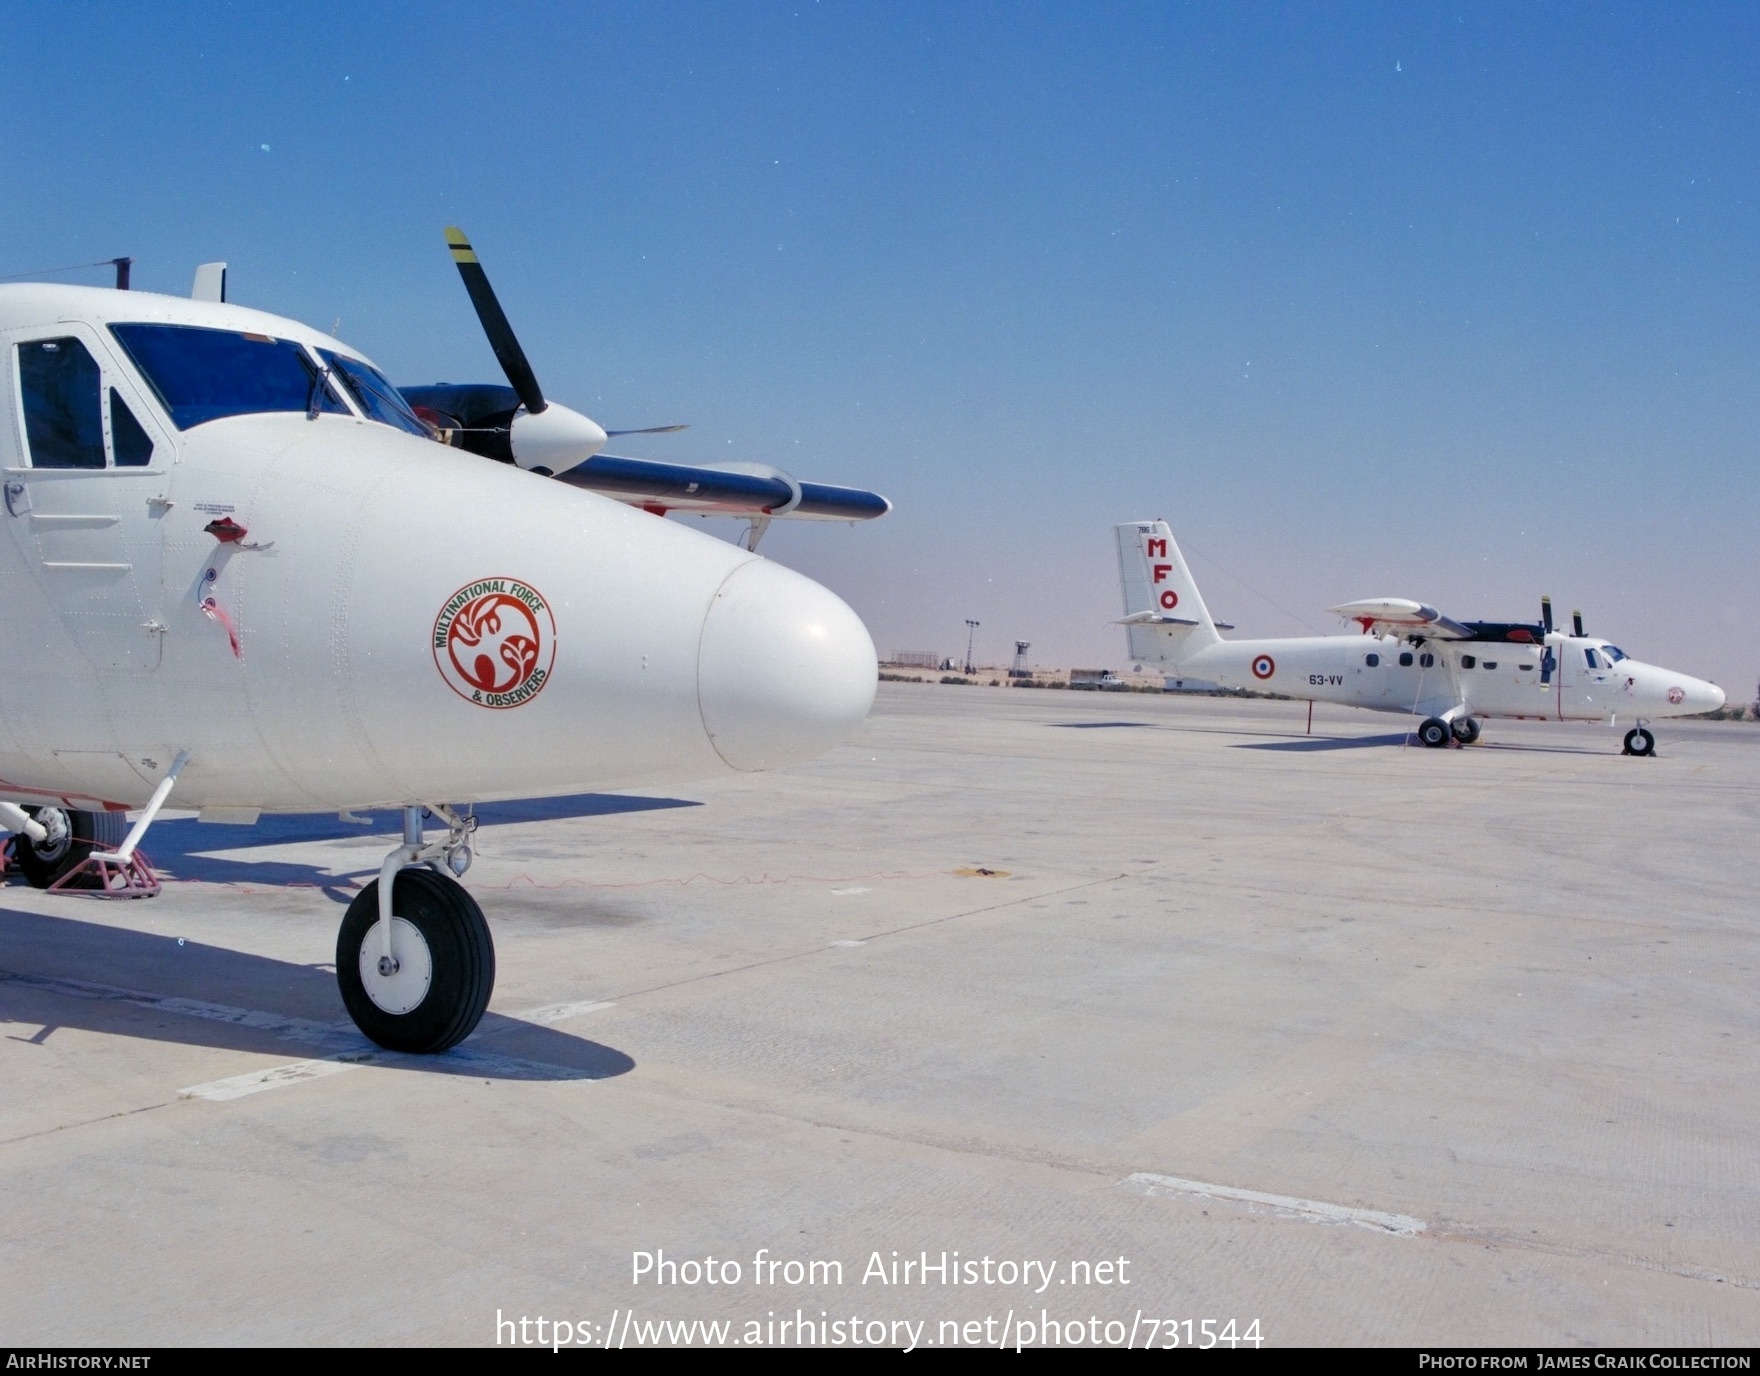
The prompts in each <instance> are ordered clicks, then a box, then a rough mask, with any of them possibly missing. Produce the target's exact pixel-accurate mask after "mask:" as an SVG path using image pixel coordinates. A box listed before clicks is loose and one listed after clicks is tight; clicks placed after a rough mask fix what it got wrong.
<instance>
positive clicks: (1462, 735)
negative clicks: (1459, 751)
mask: <svg viewBox="0 0 1760 1376" xmlns="http://www.w3.org/2000/svg"><path fill="white" fill-rule="evenodd" d="M1449 729H1450V730H1452V731H1453V732H1454V738H1455V739H1456V740H1457V741H1459V742H1460V743H1461V744H1462V745H1471V744H1472V743H1473V742H1474V741H1476V740H1478V739H1479V723H1478V722H1477V721H1475V720H1474V719H1473V718H1472V717H1456V718H1455V719H1454V720H1453V721H1452V722H1451V723H1449Z"/></svg>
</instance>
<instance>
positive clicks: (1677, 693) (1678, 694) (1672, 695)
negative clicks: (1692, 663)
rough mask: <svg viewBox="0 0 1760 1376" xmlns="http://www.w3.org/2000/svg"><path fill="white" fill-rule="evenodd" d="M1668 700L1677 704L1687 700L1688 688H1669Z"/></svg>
mask: <svg viewBox="0 0 1760 1376" xmlns="http://www.w3.org/2000/svg"><path fill="white" fill-rule="evenodd" d="M1668 700H1669V701H1670V702H1672V703H1675V704H1677V705H1678V704H1680V703H1683V702H1685V701H1686V700H1687V690H1686V689H1685V688H1670V689H1669V690H1668Z"/></svg>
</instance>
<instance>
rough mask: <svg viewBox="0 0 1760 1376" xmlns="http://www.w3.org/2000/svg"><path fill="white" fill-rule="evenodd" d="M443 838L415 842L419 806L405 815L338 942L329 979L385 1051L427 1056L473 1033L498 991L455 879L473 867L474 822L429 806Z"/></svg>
mask: <svg viewBox="0 0 1760 1376" xmlns="http://www.w3.org/2000/svg"><path fill="white" fill-rule="evenodd" d="M431 811H432V812H433V813H434V815H435V816H437V817H439V818H440V819H441V820H442V821H444V822H445V823H446V825H447V834H446V838H445V839H444V840H442V841H436V842H434V843H432V844H430V843H428V842H427V841H426V840H425V839H424V838H423V836H422V809H421V808H419V807H406V808H405V809H404V810H403V844H402V845H400V846H399V847H398V848H397V849H396V850H394V851H392V852H391V854H390V855H388V856H386V857H385V863H384V864H383V865H381V866H380V867H379V877H378V878H377V879H375V880H374V881H373V882H372V883H371V884H368V885H367V887H366V888H364V889H362V890H361V892H360V894H359V895H358V896H357V897H356V898H355V900H354V902H352V903H350V904H349V905H348V912H347V913H346V914H345V915H344V916H343V919H342V930H341V931H340V932H339V933H337V936H336V982H337V983H338V984H339V985H341V987H342V1002H343V1004H344V1005H345V1006H346V1007H347V1008H348V1015H349V1016H350V1017H351V1018H353V1019H354V1023H355V1026H356V1027H358V1028H360V1030H361V1031H362V1032H365V1033H366V1034H367V1036H369V1037H371V1038H372V1039H373V1040H374V1041H376V1042H378V1043H379V1045H380V1046H383V1047H386V1048H388V1049H389V1050H392V1051H413V1052H417V1053H432V1052H436V1051H444V1050H446V1049H447V1048H448V1047H450V1046H457V1045H458V1043H460V1042H461V1041H463V1040H464V1039H465V1038H466V1037H468V1036H470V1034H471V1033H472V1032H474V1031H476V1028H477V1024H478V1023H479V1022H480V1021H481V1020H482V1017H483V1010H484V1009H485V1008H487V1007H488V1006H489V994H490V991H491V990H493V989H494V987H495V945H494V942H492V941H491V940H490V939H489V924H488V923H487V922H485V921H484V920H483V910H482V909H481V908H479V907H478V906H477V900H476V899H474V898H472V897H471V896H470V894H468V893H466V892H465V891H464V889H463V888H462V887H460V885H459V883H458V881H457V880H456V879H454V878H453V876H454V875H461V874H463V873H464V872H465V871H466V870H467V869H469V868H470V864H471V845H470V838H471V833H472V832H473V831H475V829H476V820H475V818H472V817H460V816H458V815H456V814H455V813H454V812H453V811H452V810H451V809H450V808H446V807H442V806H440V805H439V804H434V805H433V806H432V808H431Z"/></svg>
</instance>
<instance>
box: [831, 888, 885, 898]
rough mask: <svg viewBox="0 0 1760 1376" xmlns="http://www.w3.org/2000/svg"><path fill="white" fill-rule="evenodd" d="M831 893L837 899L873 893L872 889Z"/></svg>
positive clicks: (840, 890)
mask: <svg viewBox="0 0 1760 1376" xmlns="http://www.w3.org/2000/svg"><path fill="white" fill-rule="evenodd" d="M831 892H832V893H834V894H836V895H837V896H838V897H839V898H848V897H849V896H851V895H852V894H858V893H873V892H874V891H873V890H872V889H833V890H832V891H831Z"/></svg>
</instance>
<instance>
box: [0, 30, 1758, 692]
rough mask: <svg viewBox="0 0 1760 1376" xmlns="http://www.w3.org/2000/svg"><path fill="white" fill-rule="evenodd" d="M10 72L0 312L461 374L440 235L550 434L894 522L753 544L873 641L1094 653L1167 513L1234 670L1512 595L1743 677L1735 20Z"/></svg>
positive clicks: (1754, 380)
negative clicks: (172, 303)
mask: <svg viewBox="0 0 1760 1376" xmlns="http://www.w3.org/2000/svg"><path fill="white" fill-rule="evenodd" d="M0 50H4V51H5V53H6V54H7V61H6V80H5V82H4V83H0V121H3V126H0V127H4V129H5V131H6V133H5V137H4V139H3V140H0V187H3V188H4V194H0V275H5V274H10V273H16V272H24V271H27V270H30V269H35V268H39V267H47V266H54V265H60V264H65V263H75V262H80V261H83V260H87V259H93V258H100V257H110V256H113V255H115V254H118V253H128V254H132V255H134V256H135V257H136V259H137V260H138V261H137V266H136V270H135V272H136V285H137V286H139V287H142V288H146V289H152V290H169V291H176V292H186V291H187V290H188V286H189V278H190V275H191V272H192V270H193V267H194V265H195V264H196V263H197V262H200V261H202V260H204V259H212V258H224V259H227V260H228V261H229V262H230V263H231V264H232V275H231V283H232V292H233V295H234V298H235V299H238V300H242V301H244V302H246V303H247V304H251V305H256V306H261V307H264V308H266V309H269V310H274V311H278V312H282V313H284V314H288V315H292V316H296V317H298V318H300V319H304V320H306V321H308V322H310V323H312V324H315V325H319V326H321V327H325V328H328V327H329V326H330V324H331V322H332V321H334V320H336V319H337V318H340V319H341V322H342V323H341V327H340V332H341V334H342V336H343V337H344V338H346V339H347V340H348V341H349V342H351V343H352V344H354V345H356V346H357V347H359V348H362V349H364V350H365V351H366V352H367V353H369V354H370V355H372V356H373V357H374V358H376V359H377V360H378V361H379V362H380V363H381V364H383V365H384V366H385V367H386V368H387V370H388V371H390V372H391V374H392V376H393V377H394V378H396V379H397V380H398V381H400V382H423V381H436V380H447V381H465V380H479V379H494V378H496V376H497V374H496V369H495V364H494V360H493V357H492V355H491V354H490V353H489V350H488V348H487V345H486V344H485V343H484V341H483V339H482V337H481V334H480V332H479V330H478V329H477V327H476V325H475V322H474V319H473V317H472V316H471V314H470V309H469V305H468V302H467V300H466V298H465V295H464V293H463V291H462V289H461V288H460V286H459V284H458V281H457V278H456V275H455V274H454V272H453V269H452V267H451V264H450V261H449V260H448V258H447V256H446V254H445V251H444V247H443V244H442V241H441V237H440V230H441V227H442V226H443V225H445V224H448V223H453V222H456V223H459V224H461V225H463V226H464V227H465V228H466V230H467V231H468V232H469V233H470V235H471V237H472V239H473V240H474V241H475V243H476V245H477V247H478V249H479V251H480V252H481V254H482V256H483V260H484V263H485V265H486V267H487V268H488V270H489V273H490V275H491V278H492V280H493V281H494V283H495V285H496V288H497V290H498V291H499V293H500V295H501V297H502V301H503V304H504V305H505V306H506V308H507V310H508V312H509V314H510V316H511V317H512V319H513V321H514V324H515V326H516V328H517V329H518V331H519V333H520V335H521V338H522V340H523V342H524V343H525V345H526V348H527V351H528V353H529V354H530V355H531V357H532V360H533V363H534V366H535V367H536V369H537V372H538V376H539V378H540V380H541V381H542V382H543V384H544V386H545V389H546V391H547V392H548V393H550V394H551V395H554V396H555V397H557V398H558V399H560V400H563V401H566V402H568V403H570V404H572V405H575V406H578V407H579V408H580V409H582V410H585V411H587V412H588V413H589V414H591V415H593V416H594V417H595V418H597V419H599V420H601V421H602V422H604V423H605V424H607V425H610V426H613V427H626V426H635V425H646V424H656V423H662V422H669V421H674V420H685V421H689V422H691V423H692V429H691V430H689V431H687V432H686V433H685V434H683V435H680V436H674V437H670V438H665V439H650V440H646V441H641V442H635V441H628V442H624V443H623V448H624V451H625V452H631V453H638V454H647V455H652V456H654V457H677V458H680V459H685V460H689V459H712V458H736V457H737V458H742V459H757V460H764V461H768V462H773V463H777V464H780V465H781V466H783V467H787V468H790V469H791V470H792V471H795V472H796V473H798V474H799V475H800V476H803V477H809V478H817V479H823V480H826V481H833V482H847V483H853V484H857V485H861V486H868V487H873V488H875V489H877V490H879V491H882V492H884V493H886V494H887V495H888V496H890V497H891V498H892V499H893V501H894V503H895V505H896V508H897V509H896V510H895V512H894V513H893V515H891V516H890V517H888V518H887V519H886V520H885V521H884V522H880V523H877V524H875V525H873V526H868V527H862V528H856V529H850V528H848V527H843V526H832V527H800V526H796V527H792V528H782V527H776V528H773V529H772V530H771V532H770V534H769V535H768V536H767V537H766V541H765V546H764V551H765V553H767V554H770V555H772V556H773V557H776V558H778V559H781V560H783V561H784V562H787V563H790V564H793V565H795V566H797V567H799V568H801V569H803V570H804V571H806V572H808V573H810V574H812V575H813V576H815V577H818V578H820V579H821V580H823V581H825V582H826V583H828V584H829V585H830V586H832V587H834V588H835V589H836V590H837V591H839V592H840V593H841V594H842V595H843V596H845V597H846V599H847V600H849V601H850V603H851V604H852V605H853V606H855V607H856V609H857V610H858V611H859V612H860V613H861V614H862V615H863V617H864V618H865V619H866V620H867V622H868V624H869V626H870V628H871V630H872V631H873V633H874V638H875V641H876V643H877V644H878V646H879V648H880V649H881V651H882V653H885V652H887V651H889V650H892V649H933V650H940V651H942V652H943V653H955V652H957V651H959V650H961V649H963V645H964V634H965V626H964V621H965V618H967V617H975V618H977V619H979V620H980V621H981V622H982V623H983V625H982V628H981V629H980V631H979V648H980V650H981V651H985V652H987V655H988V657H991V658H999V657H1005V656H1006V654H1007V652H1008V651H1009V650H1010V649H1011V642H1012V641H1013V640H1014V639H1015V638H1020V639H1025V640H1030V641H1032V642H1033V645H1034V649H1033V652H1032V653H1033V658H1034V659H1035V660H1036V661H1038V662H1041V663H1059V664H1070V663H1085V664H1095V665H1100V664H1109V665H1114V666H1116V665H1119V664H1121V663H1122V662H1123V646H1122V636H1121V634H1120V633H1119V632H1118V631H1116V630H1115V629H1113V628H1110V627H1109V626H1108V625H1107V622H1108V621H1109V620H1110V619H1111V618H1112V617H1115V616H1117V615H1118V614H1119V613H1118V610H1117V597H1118V594H1117V590H1116V573H1115V570H1114V567H1113V564H1112V554H1111V545H1110V538H1109V529H1108V528H1109V527H1110V525H1111V524H1112V523H1113V522H1115V521H1120V520H1126V519H1131V518H1137V517H1144V516H1165V517H1166V518H1167V519H1168V520H1169V521H1170V522H1171V523H1172V525H1173V527H1174V530H1175V532H1176V534H1177V535H1179V536H1180V538H1181V540H1182V543H1183V544H1184V545H1185V546H1186V547H1187V552H1188V554H1190V555H1191V557H1192V563H1193V567H1194V571H1195V572H1196V574H1197V576H1198V578H1199V580H1200V584H1201V586H1202V587H1203V588H1204V590H1205V593H1206V596H1207V598H1208V600H1209V601H1210V603H1211V605H1212V608H1213V610H1215V611H1216V612H1217V614H1218V615H1220V616H1223V617H1225V618H1227V619H1229V620H1232V621H1234V622H1236V623H1237V624H1238V625H1239V626H1240V628H1241V631H1242V632H1243V633H1252V634H1299V633H1303V632H1304V631H1306V630H1308V629H1309V628H1313V629H1320V630H1328V631H1330V630H1334V629H1342V628H1340V627H1339V626H1338V624H1337V622H1336V621H1335V620H1334V619H1333V618H1331V617H1330V616H1328V615H1327V614H1326V613H1325V610H1324V609H1325V607H1327V606H1328V605H1331V604H1333V603H1337V602H1341V601H1344V600H1347V599H1351V598H1359V597H1369V596H1410V597H1417V598H1421V599H1424V600H1427V601H1431V602H1434V603H1436V604H1438V605H1440V606H1442V607H1444V608H1445V609H1446V610H1447V611H1449V612H1450V613H1451V614H1453V615H1455V616H1457V617H1466V618H1498V619H1501V618H1515V617H1527V616H1533V615H1535V614H1536V610H1537V604H1538V599H1539V596H1540V594H1541V593H1543V592H1549V593H1551V594H1552V595H1553V597H1554V600H1555V601H1556V602H1557V603H1558V604H1559V605H1560V607H1561V609H1564V610H1568V609H1569V608H1570V607H1572V606H1581V607H1582V608H1583V609H1584V610H1585V612H1586V613H1587V616H1588V621H1589V626H1590V629H1591V630H1595V631H1599V632H1602V633H1605V634H1607V635H1609V636H1610V637H1612V638H1613V639H1614V640H1616V641H1617V642H1619V643H1621V644H1623V645H1624V646H1625V648H1626V649H1627V650H1628V651H1630V652H1631V653H1634V654H1636V655H1638V656H1639V657H1640V658H1646V659H1652V660H1657V661H1660V662H1662V663H1665V664H1671V665H1674V666H1676V667H1679V668H1682V669H1686V670H1689V671H1693V672H1699V673H1704V674H1706V675H1708V676H1710V677H1713V678H1715V679H1717V680H1718V681H1719V682H1721V683H1723V684H1724V685H1725V686H1726V687H1727V688H1729V689H1730V690H1731V691H1732V693H1734V694H1736V695H1737V696H1738V697H1742V698H1746V697H1748V696H1750V695H1751V694H1752V692H1753V688H1754V680H1755V677H1756V675H1757V674H1760V628H1757V627H1756V616H1755V613H1756V607H1757V603H1760V571H1757V570H1756V560H1755V544H1756V541H1755V536H1756V533H1757V531H1760V519H1757V518H1760V484H1757V483H1756V481H1755V458H1756V452H1755V451H1756V435H1757V429H1756V423H1757V421H1760V407H1757V402H1760V370H1757V367H1756V365H1757V363H1760V357H1757V355H1760V339H1757V336H1756V324H1757V321H1760V311H1757V310H1756V306H1757V304H1760V303H1757V300H1756V297H1757V292H1756V287H1757V285H1760V282H1757V270H1756V266H1755V253H1756V248H1757V246H1760V232H1757V231H1760V223H1757V220H1760V184H1757V183H1760V126H1757V121H1756V83H1757V82H1760V72H1757V71H1756V67H1757V64H1760V10H1756V9H1755V8H1754V7H1752V6H1739V5H1715V4H1702V5H1693V6H1674V5H1650V6H1638V5H1607V4H1597V5H1544V6H1542V5H1526V4H1523V5H1517V4H1507V5H1494V6H1485V5H1464V4H1455V5H1421V4H1390V5H1370V4H1362V5H1353V6H1339V5H1320V4H1314V5H1248V4H1242V5H1217V4H1202V5H1189V6H1188V5H1172V4H1162V5H1101V4H1084V5H1073V4H1055V5H1032V4H998V5H984V4H978V3H959V4H951V3H950V4H942V5H914V4H902V3H889V4H886V5H877V4H869V5H855V4H848V3H823V4H815V3H811V2H810V0H795V2H794V3H784V4H751V5H733V4H722V5H710V4H701V5H671V4H665V5H660V4H656V5H634V4H602V5H593V6H578V7H565V6H559V5H531V6H521V5H501V6H496V7H485V6H480V5H472V6H466V5H454V4H445V3H438V4H424V5H421V6H408V7H398V6H373V5H351V6H346V7H341V8H339V9H335V10H323V9H319V10H313V9H311V8H310V7H282V8H270V7H267V6H259V5H242V4H241V5H198V4H185V5H177V6H164V7H153V6H148V5H139V6H120V5H116V6H92V5H81V4H62V5H55V6H23V5H12V6H7V7H5V8H3V9H0ZM68 280H78V279H77V276H76V277H75V278H72V279H68ZM86 280H95V281H101V280H103V275H102V274H101V273H94V274H88V275H87V277H86ZM721 529H722V531H723V533H731V527H728V526H726V524H725V523H723V526H722V527H721Z"/></svg>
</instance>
